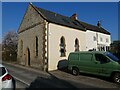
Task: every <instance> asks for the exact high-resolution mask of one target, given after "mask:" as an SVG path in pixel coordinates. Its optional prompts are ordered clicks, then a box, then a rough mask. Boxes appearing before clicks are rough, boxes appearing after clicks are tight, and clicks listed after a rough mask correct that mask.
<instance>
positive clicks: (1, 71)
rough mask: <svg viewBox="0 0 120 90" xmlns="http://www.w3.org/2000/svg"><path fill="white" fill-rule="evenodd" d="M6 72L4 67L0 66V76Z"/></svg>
mask: <svg viewBox="0 0 120 90" xmlns="http://www.w3.org/2000/svg"><path fill="white" fill-rule="evenodd" d="M5 73H6V70H5V68H4V67H0V76H2V75H4V74H5Z"/></svg>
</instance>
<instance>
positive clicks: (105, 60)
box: [95, 54, 109, 63]
mask: <svg viewBox="0 0 120 90" xmlns="http://www.w3.org/2000/svg"><path fill="white" fill-rule="evenodd" d="M95 58H96V60H97V61H100V62H101V63H107V62H108V61H109V59H108V58H107V57H105V56H104V55H102V54H95Z"/></svg>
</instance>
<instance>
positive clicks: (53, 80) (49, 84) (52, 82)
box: [26, 72, 78, 90]
mask: <svg viewBox="0 0 120 90" xmlns="http://www.w3.org/2000/svg"><path fill="white" fill-rule="evenodd" d="M48 73H49V72H48ZM49 74H50V77H49V78H43V77H37V78H36V79H35V80H34V81H33V82H32V83H31V84H30V86H29V87H28V88H26V90H30V89H32V88H73V89H74V90H78V89H77V88H76V87H75V86H73V85H72V84H70V83H69V82H67V81H64V80H61V79H59V78H57V77H55V76H54V75H52V74H51V73H49Z"/></svg>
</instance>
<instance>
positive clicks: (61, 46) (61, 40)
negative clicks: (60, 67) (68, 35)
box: [60, 36, 66, 57]
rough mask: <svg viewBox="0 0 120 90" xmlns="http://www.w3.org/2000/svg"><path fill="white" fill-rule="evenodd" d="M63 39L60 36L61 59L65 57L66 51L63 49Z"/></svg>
mask: <svg viewBox="0 0 120 90" xmlns="http://www.w3.org/2000/svg"><path fill="white" fill-rule="evenodd" d="M65 46H66V45H65V38H64V37H63V36H62V37H61V38H60V53H61V55H60V56H61V57H64V56H66V49H65Z"/></svg>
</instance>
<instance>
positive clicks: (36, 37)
mask: <svg viewBox="0 0 120 90" xmlns="http://www.w3.org/2000/svg"><path fill="white" fill-rule="evenodd" d="M35 39H36V40H35V41H36V50H35V51H36V56H38V37H37V36H36V38H35Z"/></svg>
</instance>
